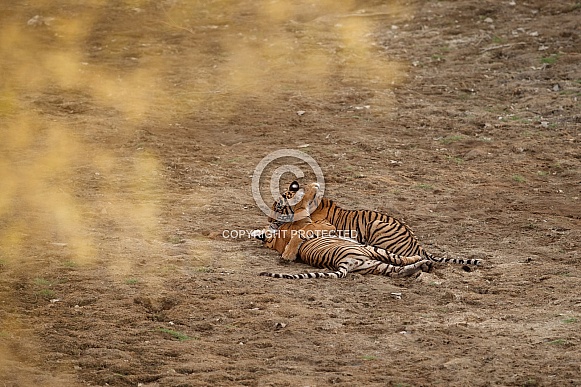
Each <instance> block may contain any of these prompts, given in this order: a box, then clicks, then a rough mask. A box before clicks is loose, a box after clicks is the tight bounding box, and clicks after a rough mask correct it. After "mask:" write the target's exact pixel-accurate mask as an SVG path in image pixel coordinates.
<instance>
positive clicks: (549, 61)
mask: <svg viewBox="0 0 581 387" xmlns="http://www.w3.org/2000/svg"><path fill="white" fill-rule="evenodd" d="M557 60H559V54H551V55H549V56H544V57H542V58H541V63H543V64H555V63H556V62H557Z"/></svg>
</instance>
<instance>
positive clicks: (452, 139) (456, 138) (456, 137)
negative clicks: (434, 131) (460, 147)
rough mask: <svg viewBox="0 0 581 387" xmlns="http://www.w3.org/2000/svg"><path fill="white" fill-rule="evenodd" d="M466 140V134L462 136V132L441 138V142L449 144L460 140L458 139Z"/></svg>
mask: <svg viewBox="0 0 581 387" xmlns="http://www.w3.org/2000/svg"><path fill="white" fill-rule="evenodd" d="M462 140H464V136H462V135H461V134H455V135H452V136H446V137H444V138H441V139H440V142H441V143H442V144H444V145H449V144H452V143H454V142H458V141H462Z"/></svg>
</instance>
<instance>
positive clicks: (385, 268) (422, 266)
mask: <svg viewBox="0 0 581 387" xmlns="http://www.w3.org/2000/svg"><path fill="white" fill-rule="evenodd" d="M433 265H434V262H432V261H430V260H428V259H423V260H421V261H417V262H416V263H412V264H409V265H402V266H400V265H391V264H389V263H385V262H381V261H376V260H366V261H362V262H361V264H360V265H359V266H358V267H355V268H353V270H352V271H353V272H354V273H360V274H377V275H384V276H386V277H395V278H402V277H410V276H412V275H414V274H416V273H419V272H422V271H425V272H430V271H431V270H432V267H433Z"/></svg>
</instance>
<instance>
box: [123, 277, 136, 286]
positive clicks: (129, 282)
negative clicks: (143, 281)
mask: <svg viewBox="0 0 581 387" xmlns="http://www.w3.org/2000/svg"><path fill="white" fill-rule="evenodd" d="M138 283H139V280H138V279H137V278H127V279H126V280H125V284H126V285H137V284H138Z"/></svg>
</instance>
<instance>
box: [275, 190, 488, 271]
mask: <svg viewBox="0 0 581 387" xmlns="http://www.w3.org/2000/svg"><path fill="white" fill-rule="evenodd" d="M297 194H298V195H302V194H303V193H302V190H301V189H300V186H299V184H298V183H297V182H296V181H293V182H292V183H291V185H290V186H289V189H288V190H287V191H286V192H284V193H283V194H282V195H281V198H280V199H279V200H277V201H276V202H275V203H274V205H273V207H272V210H273V212H274V213H276V214H282V215H283V216H279V217H278V218H275V217H274V216H271V217H270V218H269V220H270V225H271V227H273V228H278V227H280V225H281V224H282V223H284V222H285V221H290V220H292V219H293V215H294V213H295V208H294V207H293V205H292V202H293V198H294V197H295V195H297ZM295 201H296V199H295ZM315 204H317V207H316V209H314V210H313V211H312V213H310V217H311V221H312V222H313V223H319V222H321V223H330V224H332V225H333V226H334V227H335V228H336V229H337V230H341V232H342V233H345V234H349V235H355V236H356V240H357V241H358V242H359V243H361V244H366V245H373V246H376V247H379V248H382V249H384V250H387V251H389V252H392V253H394V254H397V255H401V256H414V255H419V256H420V257H422V258H424V259H429V260H430V261H434V262H439V263H455V264H461V265H480V264H481V262H480V260H478V259H458V258H442V257H436V256H434V255H432V254H430V253H429V252H428V251H426V250H425V249H424V248H423V247H422V246H421V245H420V243H419V242H418V239H417V238H416V236H415V234H414V232H413V231H412V230H411V229H410V228H409V227H408V226H407V225H406V224H405V223H404V222H403V221H400V220H398V219H396V218H394V217H391V216H389V215H386V214H382V213H380V212H376V211H368V210H345V209H343V208H341V207H339V206H337V204H335V202H333V201H332V200H330V199H327V198H320V199H317V201H316V203H315Z"/></svg>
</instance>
